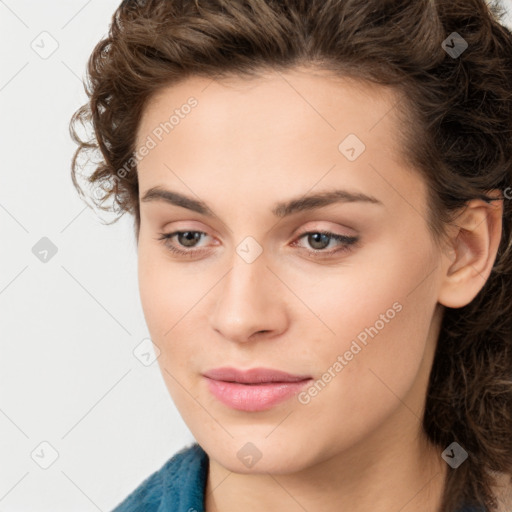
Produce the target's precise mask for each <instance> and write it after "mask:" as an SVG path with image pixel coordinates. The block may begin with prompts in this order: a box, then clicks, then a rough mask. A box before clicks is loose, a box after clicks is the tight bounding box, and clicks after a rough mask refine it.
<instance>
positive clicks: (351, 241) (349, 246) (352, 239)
mask: <svg viewBox="0 0 512 512" xmlns="http://www.w3.org/2000/svg"><path fill="white" fill-rule="evenodd" d="M185 233H200V234H202V235H207V234H208V233H205V232H204V231H193V230H185V231H174V232H172V233H159V237H158V238H157V240H158V241H161V242H162V243H163V244H164V245H165V247H166V248H167V249H168V250H169V251H171V252H172V253H174V254H177V255H179V256H184V257H189V258H192V257H194V256H196V255H197V254H198V253H201V252H203V249H192V250H182V249H178V248H177V247H175V246H173V245H170V244H169V243H168V241H169V240H170V239H171V238H173V237H175V236H176V235H180V234H185ZM315 234H321V235H326V236H328V237H330V238H331V239H333V240H337V241H338V242H342V246H341V247H339V248H338V249H334V250H331V251H325V250H323V249H317V250H309V249H305V250H306V252H307V253H308V255H309V256H313V257H319V256H320V257H322V256H334V255H335V254H339V253H346V252H350V251H352V250H353V249H354V248H355V247H358V246H359V237H356V236H346V235H338V234H336V233H331V232H330V231H324V230H321V229H320V230H315V231H306V232H304V233H302V234H301V235H299V236H298V237H297V240H300V239H301V238H304V237H306V236H308V235H315ZM294 243H295V242H294Z"/></svg>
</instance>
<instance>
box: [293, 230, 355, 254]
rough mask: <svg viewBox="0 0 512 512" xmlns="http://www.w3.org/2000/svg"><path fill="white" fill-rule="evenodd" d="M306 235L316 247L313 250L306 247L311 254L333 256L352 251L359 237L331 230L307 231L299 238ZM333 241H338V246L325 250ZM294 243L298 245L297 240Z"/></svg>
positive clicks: (308, 240) (309, 242)
mask: <svg viewBox="0 0 512 512" xmlns="http://www.w3.org/2000/svg"><path fill="white" fill-rule="evenodd" d="M304 237H306V240H307V242H308V244H309V245H310V246H311V247H312V248H313V249H314V250H313V251H311V250H309V249H307V248H306V251H307V252H308V254H309V255H310V256H314V257H315V256H333V255H334V254H338V253H341V252H346V251H350V250H351V249H352V248H353V247H355V246H357V245H358V242H359V238H358V237H357V236H346V235H339V234H337V233H331V232H330V231H323V230H317V231H306V232H305V233H302V234H301V235H300V236H299V237H298V240H301V239H302V238H304ZM331 241H335V242H337V243H338V247H337V248H335V249H331V250H330V251H325V250H324V249H325V248H326V247H328V246H329V243H330V242H331ZM293 245H294V246H295V245H297V243H296V242H294V243H293Z"/></svg>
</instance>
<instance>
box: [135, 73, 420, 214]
mask: <svg viewBox="0 0 512 512" xmlns="http://www.w3.org/2000/svg"><path fill="white" fill-rule="evenodd" d="M399 99H400V98H399V96H398V93H396V92H395V91H394V90H393V89H391V88H386V87H382V86H377V85H369V84H367V83H364V82H360V81H357V80H354V79H348V78H339V77H334V76H333V75H332V74H329V73H326V72H320V71H311V70H307V69H295V70H293V71H288V72H277V71H276V72H268V73H266V74H264V75H262V76H261V77H258V78H251V79H245V78H239V77H231V78H229V79H223V80H212V79H210V78H204V77H190V78H188V79H187V80H184V81H182V82H180V83H179V84H176V85H173V86H169V87H166V88H164V89H162V90H160V91H159V92H158V93H157V94H155V95H154V96H153V97H152V98H151V100H150V101H149V102H148V104H147V106H146V109H145V111H144V113H143V116H142V119H141V122H140V125H139V130H138V133H137V147H141V146H144V145H145V144H147V142H148V140H149V139H151V140H152V142H151V147H152V149H151V150H150V151H149V152H148V151H147V152H146V156H145V157H144V158H143V159H142V161H141V162H139V164H138V174H139V182H140V189H141V192H144V191H145V190H147V189H148V188H150V187H154V186H162V185H164V186H165V185H167V184H168V185H170V186H171V185H172V187H173V188H174V189H180V190H181V191H182V192H184V193H189V192H190V190H192V191H193V192H194V193H195V194H198V195H199V196H204V197H206V196H212V194H213V195H214V197H215V200H216V201H218V202H219V204H222V202H226V201H225V200H228V201H227V202H228V203H229V202H230V201H231V200H232V198H233V197H235V195H236V196H240V195H244V194H245V195H246V196H247V198H250V197H257V198H258V201H259V202H260V204H261V200H269V199H274V202H275V201H278V200H280V199H281V197H279V196H282V195H283V194H285V195H286V196H298V195H301V194H303V193H305V192H306V191H308V190H310V189H312V188H313V187H315V188H321V189H323V190H325V189H328V188H329V187H333V188H339V186H340V185H343V186H345V188H348V189H351V190H359V191H363V192H366V193H367V194H371V195H373V196H375V197H378V198H380V199H383V202H386V203H387V204H388V205H389V202H390V201H395V202H396V203H398V202H399V201H400V200H401V201H402V202H404V199H403V198H404V197H407V196H410V195H411V194H412V193H415V194H418V195H419V196H422V195H423V196H424V192H425V191H424V189H423V184H422V183H420V181H421V180H420V179H419V176H418V174H417V173H412V172H410V171H411V169H410V168H409V167H408V166H407V164H406V163H405V162H404V161H403V158H402V148H403V144H402V141H401V138H400V136H399V133H398V126H399V125H398V120H397V116H396V112H395V108H394V107H395V106H396V105H397V102H398V101H399ZM190 105H194V106H193V107H191V106H190ZM170 171H172V172H170ZM266 191H267V192H266ZM393 196H394V197H393ZM386 197H387V199H386ZM400 197H401V199H400ZM419 201H421V197H420V199H419ZM238 206H240V205H238ZM391 206H392V205H391ZM398 206H400V205H398ZM401 206H402V207H403V205H401ZM406 207H407V206H406ZM409 207H410V206H409ZM226 208H227V206H226ZM419 208H421V205H419V206H418V209H419Z"/></svg>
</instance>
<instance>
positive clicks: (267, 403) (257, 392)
mask: <svg viewBox="0 0 512 512" xmlns="http://www.w3.org/2000/svg"><path fill="white" fill-rule="evenodd" d="M203 377H204V378H205V379H206V381H207V384H208V389H209V390H210V392H211V393H212V394H213V395H214V396H215V397H216V398H217V399H218V400H219V401H220V402H222V403H223V404H224V405H227V406H228V407H231V408H233V409H237V410H240V411H246V412H256V411H263V410H268V409H270V408H272V407H274V406H275V405H277V404H279V403H281V402H283V401H285V400H287V399H289V398H291V397H292V396H293V395H295V394H296V393H298V392H300V390H301V389H302V388H303V387H304V386H306V384H308V383H310V382H311V381H312V380H313V379H312V377H311V376H310V375H293V374H290V373H287V372H283V371H280V370H273V369H270V368H252V369H250V370H245V371H244V370H238V369H236V368H231V367H230V368H228V367H223V368H216V369H213V370H209V371H207V372H205V373H203Z"/></svg>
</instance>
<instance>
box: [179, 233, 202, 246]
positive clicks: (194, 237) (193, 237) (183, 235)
mask: <svg viewBox="0 0 512 512" xmlns="http://www.w3.org/2000/svg"><path fill="white" fill-rule="evenodd" d="M190 235H191V237H190ZM200 236H201V233H197V232H195V231H185V232H183V233H180V234H179V238H180V243H181V240H182V239H184V240H185V243H184V244H183V245H184V246H185V247H192V246H193V245H194V244H193V242H195V241H197V239H198V238H199V237H200ZM189 242H192V243H190V244H189Z"/></svg>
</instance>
